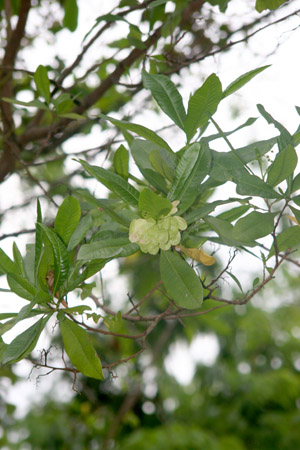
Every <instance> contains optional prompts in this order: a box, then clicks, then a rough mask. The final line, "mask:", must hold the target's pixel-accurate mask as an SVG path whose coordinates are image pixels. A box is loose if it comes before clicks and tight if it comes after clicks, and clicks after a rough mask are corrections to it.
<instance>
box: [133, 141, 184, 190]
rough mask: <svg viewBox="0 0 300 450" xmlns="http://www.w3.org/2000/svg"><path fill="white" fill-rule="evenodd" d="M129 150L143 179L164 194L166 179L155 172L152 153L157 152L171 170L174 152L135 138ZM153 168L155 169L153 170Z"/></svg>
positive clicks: (173, 165) (174, 157)
mask: <svg viewBox="0 0 300 450" xmlns="http://www.w3.org/2000/svg"><path fill="white" fill-rule="evenodd" d="M130 150H131V155H132V157H133V159H134V162H135V163H136V165H137V166H138V168H139V170H140V172H141V174H142V175H143V176H144V177H145V179H146V180H147V181H149V183H150V184H151V185H152V186H154V187H155V188H156V189H158V190H159V191H161V192H163V193H165V194H166V193H167V192H168V190H167V185H166V181H165V178H164V176H162V174H161V173H157V172H156V171H155V170H157V169H156V167H154V165H155V164H154V165H153V159H155V156H154V155H153V153H154V152H158V154H159V155H160V157H161V159H162V160H163V161H164V162H165V163H166V164H167V165H168V167H170V169H171V171H172V172H173V170H174V169H175V167H176V164H177V157H176V155H175V153H173V152H172V153H170V152H168V151H166V150H165V149H164V148H162V147H160V146H159V145H155V144H153V143H152V142H149V141H144V140H142V139H135V140H134V141H133V142H132V144H131V146H130ZM151 155H152V159H151ZM153 168H154V169H155V170H153Z"/></svg>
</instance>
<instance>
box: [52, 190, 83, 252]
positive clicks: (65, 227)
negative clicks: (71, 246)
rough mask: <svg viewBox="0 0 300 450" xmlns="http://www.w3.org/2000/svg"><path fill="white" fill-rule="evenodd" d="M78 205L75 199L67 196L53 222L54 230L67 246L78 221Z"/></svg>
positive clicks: (79, 213)
mask: <svg viewBox="0 0 300 450" xmlns="http://www.w3.org/2000/svg"><path fill="white" fill-rule="evenodd" d="M80 216H81V209H80V203H79V201H78V200H77V199H76V198H75V197H71V196H68V197H66V198H65V199H64V201H63V202H62V204H61V205H60V207H59V208H58V211H57V214H56V218H55V221H54V230H55V231H56V232H57V234H58V235H59V236H60V237H61V239H62V240H63V242H64V243H65V244H66V245H68V243H69V240H70V238H71V236H72V234H73V233H74V231H75V230H76V228H77V225H78V223H79V221H80Z"/></svg>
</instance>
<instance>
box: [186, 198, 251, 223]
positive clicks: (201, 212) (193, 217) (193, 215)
mask: <svg viewBox="0 0 300 450" xmlns="http://www.w3.org/2000/svg"><path fill="white" fill-rule="evenodd" d="M249 199H250V198H249ZM249 199H248V200H249ZM237 201H241V199H239V198H229V199H228V200H216V201H214V202H212V203H207V204H206V205H203V206H200V207H199V208H196V209H194V210H193V211H191V212H190V213H188V214H186V215H184V216H183V217H184V220H185V221H186V223H187V224H188V225H189V224H191V223H193V222H196V221H197V220H199V219H202V218H203V217H205V216H207V215H208V214H209V213H211V212H212V211H214V210H215V209H216V207H217V206H219V205H225V204H226V203H232V202H237Z"/></svg>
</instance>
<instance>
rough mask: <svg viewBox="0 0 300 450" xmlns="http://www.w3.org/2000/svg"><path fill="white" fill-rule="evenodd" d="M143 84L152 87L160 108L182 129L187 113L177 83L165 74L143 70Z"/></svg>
mask: <svg viewBox="0 0 300 450" xmlns="http://www.w3.org/2000/svg"><path fill="white" fill-rule="evenodd" d="M142 79H143V85H144V88H145V89H150V91H151V94H152V95H153V97H154V99H155V100H156V101H157V103H158V105H159V106H160V108H161V109H162V110H163V112H164V113H165V114H167V116H169V117H170V119H171V120H173V122H174V123H175V124H176V125H177V126H178V127H179V128H181V129H182V130H184V122H185V119H186V113H185V109H184V106H183V101H182V97H181V95H180V93H179V92H178V90H177V88H176V86H175V84H174V83H173V82H172V81H171V80H170V79H169V78H168V77H166V76H165V75H150V74H149V73H147V72H146V71H145V70H143V76H142Z"/></svg>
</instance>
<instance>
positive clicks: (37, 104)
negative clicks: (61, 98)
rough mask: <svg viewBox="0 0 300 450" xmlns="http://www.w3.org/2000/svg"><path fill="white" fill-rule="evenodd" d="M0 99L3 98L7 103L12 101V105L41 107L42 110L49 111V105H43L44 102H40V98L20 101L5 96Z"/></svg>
mask: <svg viewBox="0 0 300 450" xmlns="http://www.w3.org/2000/svg"><path fill="white" fill-rule="evenodd" d="M2 100H4V101H5V102H7V103H12V104H13V105H19V106H26V108H30V107H32V108H39V109H43V110H44V111H49V106H47V105H45V103H43V102H41V101H40V100H37V99H36V100H32V101H30V102H22V101H20V100H16V99H14V98H7V97H3V98H2Z"/></svg>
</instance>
